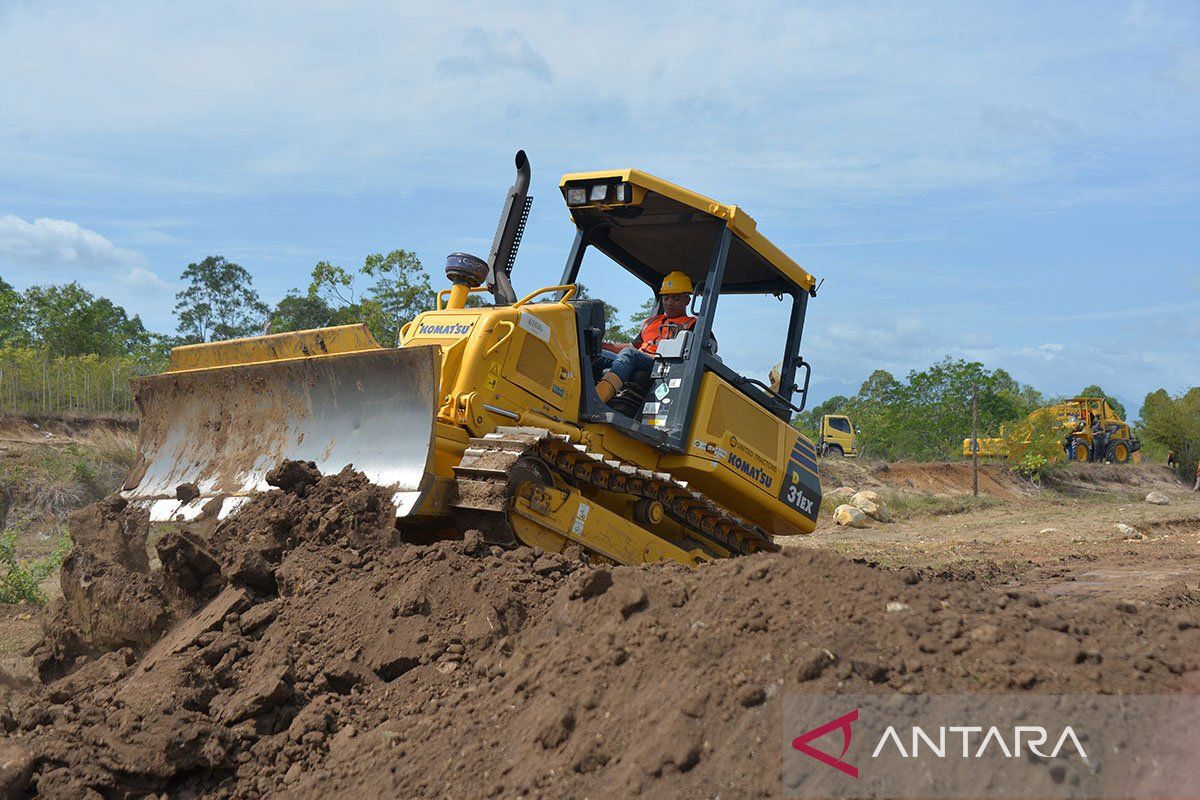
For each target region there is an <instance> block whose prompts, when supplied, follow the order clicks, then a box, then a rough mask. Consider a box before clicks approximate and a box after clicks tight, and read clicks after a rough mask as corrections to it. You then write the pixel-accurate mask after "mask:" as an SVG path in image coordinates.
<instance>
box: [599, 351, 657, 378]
mask: <svg viewBox="0 0 1200 800" xmlns="http://www.w3.org/2000/svg"><path fill="white" fill-rule="evenodd" d="M653 366H654V356H651V355H648V354H646V353H643V352H642V351H641V350H638V349H637V348H636V347H626V348H625V349H624V350H622V351H621V352H620V353H619V354H618V355H615V356H614V355H613V354H612V353H610V352H609V351H607V350H601V351H600V355H598V356H596V358H595V360H594V361H592V369H593V370H595V373H596V375H597V376H600V377H603V375H604V373H605V372H612V374H614V375H616V376H617V377H618V378H620V379H621V383H626V382H628V381H629V379H630V378H631V377H633V374H634V373H635V372H637V371H638V370H640V369H650V368H651V367H653Z"/></svg>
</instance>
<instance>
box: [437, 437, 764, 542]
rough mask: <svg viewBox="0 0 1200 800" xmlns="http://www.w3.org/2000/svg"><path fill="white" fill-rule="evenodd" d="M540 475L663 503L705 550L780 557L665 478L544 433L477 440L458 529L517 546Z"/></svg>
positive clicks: (757, 534) (464, 470) (460, 486)
mask: <svg viewBox="0 0 1200 800" xmlns="http://www.w3.org/2000/svg"><path fill="white" fill-rule="evenodd" d="M539 469H545V470H548V471H551V472H553V473H554V474H556V475H558V476H559V477H560V478H562V479H563V481H564V482H565V483H567V484H569V485H571V486H573V487H574V488H576V489H582V488H583V487H585V486H586V487H591V488H596V489H602V490H604V491H608V492H615V493H619V494H627V495H632V496H634V497H637V498H639V499H645V500H652V501H657V502H659V503H661V504H662V507H663V511H664V513H665V514H666V515H667V516H669V517H671V518H672V519H674V520H675V521H676V522H678V523H679V524H680V525H681V526H683V527H684V529H686V530H687V531H688V532H689V533H690V534H691V535H692V536H693V537H695V538H697V539H699V540H700V541H701V543H705V542H708V543H712V544H716V545H717V546H718V547H720V548H722V549H724V550H726V551H728V552H730V553H733V554H734V555H747V554H749V553H755V552H762V551H768V552H774V551H777V550H778V549H779V546H778V545H776V544H775V543H774V542H773V541H772V540H771V537H770V536H769V535H768V534H767V532H766V531H764V530H763V529H762V528H760V527H758V526H757V525H754V524H753V523H751V522H748V521H746V520H743V519H741V518H740V517H737V516H735V515H733V514H731V513H730V512H728V511H726V510H725V509H723V508H721V507H720V506H718V505H717V504H716V503H714V502H713V501H711V500H709V499H708V498H706V497H704V496H703V495H702V494H700V493H699V492H693V491H691V490H689V489H688V488H687V484H686V483H684V482H682V481H677V480H675V479H674V478H672V477H671V476H670V475H669V474H667V473H665V472H653V471H651V470H647V469H639V468H637V467H634V466H632V465H629V464H625V463H623V462H621V461H619V460H616V459H613V458H609V457H606V456H604V455H601V454H600V453H593V452H589V451H588V449H587V448H586V447H584V446H583V445H577V444H572V443H571V442H570V441H569V440H568V439H567V438H566V437H565V436H561V435H559V434H555V433H552V432H551V431H548V430H546V429H545V428H531V427H501V428H497V430H496V432H495V433H489V434H487V435H486V436H483V437H481V438H474V439H471V440H470V442H469V444H468V447H467V450H466V452H465V454H464V456H463V459H462V461H461V462H460V463H459V464H458V465H457V466H456V467H455V468H454V473H455V478H456V480H455V483H456V487H457V491H458V497H457V500H456V502H455V503H454V504H453V508H454V509H455V513H456V517H457V518H458V523H459V527H460V529H462V530H466V529H467V528H476V529H478V530H480V531H481V532H482V533H483V534H484V538H485V539H486V540H487V541H489V542H492V543H495V544H501V545H514V544H516V542H517V537H516V535H515V533H514V532H513V530H512V527H511V525H510V524H509V522H508V515H509V509H510V506H511V501H512V498H513V496H514V493H515V491H516V490H517V489H518V488H519V486H520V485H521V483H523V482H524V480H525V477H524V476H525V475H529V477H530V478H532V477H534V473H536V472H537V471H538V470H539Z"/></svg>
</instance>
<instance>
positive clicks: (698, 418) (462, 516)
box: [123, 152, 821, 565]
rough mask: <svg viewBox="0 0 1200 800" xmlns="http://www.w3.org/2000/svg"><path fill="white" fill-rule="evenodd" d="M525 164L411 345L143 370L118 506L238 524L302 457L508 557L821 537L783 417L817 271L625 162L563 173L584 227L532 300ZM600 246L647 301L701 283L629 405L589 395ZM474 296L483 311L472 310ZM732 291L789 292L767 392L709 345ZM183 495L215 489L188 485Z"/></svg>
mask: <svg viewBox="0 0 1200 800" xmlns="http://www.w3.org/2000/svg"><path fill="white" fill-rule="evenodd" d="M516 163H517V181H516V183H515V184H514V185H513V186H512V187H511V188H510V190H509V193H508V196H507V199H506V201H505V206H504V211H503V212H502V214H501V218H500V224H499V227H498V229H497V232H496V236H495V240H494V242H493V245H492V248H491V251H490V254H489V257H488V258H487V259H486V260H484V259H481V258H477V257H475V256H471V255H467V254H463V253H454V254H451V256H449V257H448V258H447V263H446V276H447V278H448V279H449V282H450V284H451V285H450V287H449V288H448V289H445V290H443V291H442V292H440V293H439V294H438V297H437V302H436V307H435V308H432V309H430V310H428V311H425V312H423V313H421V314H420V315H418V316H417V317H416V318H415V319H413V320H411V321H410V322H408V323H407V324H405V325H404V326H403V327H402V329H401V333H400V341H399V346H398V347H382V346H380V344H379V343H378V342H376V341H375V340H374V339H373V337H372V336H371V335H370V333H369V332H368V331H367V330H366V328H365V327H363V326H358V325H350V326H343V327H336V328H325V329H319V330H310V331H302V332H296V333H283V334H277V335H270V336H262V337H256V338H251V339H241V340H234V341H227V342H218V343H211V344H198V345H190V346H186V347H179V348H176V349H175V350H174V351H172V354H171V361H170V366H169V368H168V370H167V372H165V373H163V374H161V375H157V376H153V377H148V378H140V379H137V380H135V382H134V389H135V393H136V397H137V405H138V410H139V415H140V420H141V427H140V430H139V437H138V457H137V461H136V463H135V465H134V467H133V469H132V470H131V471H130V473H129V475H128V477H127V479H126V482H125V485H124V492H123V494H124V496H125V497H126V498H128V499H129V500H130V501H132V502H135V503H140V504H143V505H146V506H148V507H149V508H150V512H151V517H152V519H155V520H187V519H191V518H194V517H196V516H197V515H199V514H200V513H201V512H202V511H204V512H205V513H206V514H212V513H215V514H216V515H217V516H219V517H223V516H225V515H227V514H229V513H231V512H232V511H233V510H235V509H236V508H237V507H238V506H239V505H240V504H242V503H244V502H245V501H246V499H247V498H249V497H252V496H254V495H255V494H256V493H259V492H263V491H267V490H268V489H269V488H270V487H269V486H268V484H267V482H266V473H267V472H268V471H269V470H271V469H272V468H273V467H275V466H276V465H277V464H279V463H280V462H281V461H282V460H285V459H296V460H304V461H312V462H314V463H315V464H316V465H317V467H318V468H319V469H320V470H321V471H322V472H330V471H337V470H340V469H342V468H343V467H345V466H346V465H348V464H353V466H354V468H355V469H357V470H360V471H361V472H363V473H365V474H366V475H367V477H368V478H369V479H370V480H372V481H373V482H375V483H377V484H379V485H381V486H385V487H388V488H389V489H390V490H391V491H393V492H394V494H393V497H394V502H395V505H396V514H397V517H398V526H399V528H400V531H401V534H402V536H404V537H413V538H416V537H422V538H426V537H427V538H436V537H442V536H453V535H458V534H461V533H462V532H465V531H467V530H472V529H475V530H479V531H481V532H482V533H483V535H484V537H485V539H486V540H487V541H490V542H492V543H494V544H499V545H504V546H510V545H515V544H517V543H524V544H527V545H530V546H534V547H539V548H542V549H544V550H547V551H555V552H559V551H562V550H564V549H566V548H568V547H571V546H578V547H580V548H582V550H583V551H584V552H585V553H586V554H587V555H588V556H589V557H590V558H592V559H593V560H596V561H602V562H614V563H621V564H634V563H641V562H651V561H660V560H664V559H672V560H675V561H678V562H681V563H684V564H688V565H695V564H698V563H700V562H703V561H707V560H710V559H714V558H722V557H728V556H734V555H739V554H745V553H753V552H756V551H763V550H772V549H775V548H776V547H777V545H776V544H775V543H774V542H773V538H774V537H776V536H781V535H789V534H797V533H808V532H810V531H812V530H813V528H814V526H815V521H816V517H817V510H818V509H819V508H820V505H821V488H820V481H819V479H818V475H817V462H816V450H815V448H814V446H813V443H812V442H810V441H808V440H807V439H806V438H804V437H803V436H801V435H799V434H798V432H797V431H796V430H795V428H793V427H792V426H791V425H789V424H788V422H789V420H790V419H791V417H792V415H793V414H794V413H795V412H797V411H799V410H801V409H802V408H803V405H804V401H805V398H806V397H807V393H808V380H809V373H810V369H809V365H808V364H807V363H806V362H805V361H804V359H803V358H802V357H801V355H800V337H801V332H802V330H803V326H804V316H805V310H806V307H807V302H808V299H809V297H810V296H815V287H816V282H815V281H814V279H813V276H812V275H810V274H809V273H808V272H806V271H805V270H804V269H802V268H801V267H800V266H799V265H798V264H796V262H794V261H793V260H792V259H791V258H789V257H788V256H787V255H785V254H784V253H783V252H782V251H780V250H779V249H778V248H776V247H775V246H774V245H772V244H771V243H770V242H769V241H768V240H767V239H766V238H765V237H764V236H763V235H762V234H761V233H760V232H759V231H758V230H757V228H756V226H755V222H754V220H753V219H752V218H751V217H750V216H749V215H748V214H747V213H746V212H745V211H743V210H742V209H740V208H739V207H737V206H734V205H725V204H722V203H718V202H716V201H714V200H710V199H709V198H707V197H703V196H701V195H699V194H696V193H694V192H690V191H688V190H686V189H683V188H681V187H679V186H676V185H674V184H671V183H668V182H667V181H664V180H660V179H658V178H655V177H654V176H652V175H648V174H646V173H644V172H640V171H637V170H632V169H624V170H609V171H602V172H588V173H578V174H570V175H566V176H564V177H563V178H562V181H561V183H560V189H561V191H562V195H563V198H564V200H565V201H566V205H567V209H568V211H569V213H570V217H571V220H572V221H573V222H574V225H575V238H574V242H573V244H572V245H571V248H570V250H569V251H568V253H567V257H566V266H565V269H564V271H563V275H562V279H561V281H560V283H559V284H558V285H555V286H548V287H544V288H541V289H538V290H537V291H534V292H531V293H529V294H527V295H524V296H518V295H517V294H516V292H515V291H514V289H513V285H512V281H511V273H512V269H513V265H514V261H515V257H516V252H517V247H518V245H519V243H520V239H521V234H522V232H523V230H524V226H525V221H526V219H527V216H528V213H529V208H530V204H531V201H532V198H530V197H529V196H528V191H527V190H528V186H529V164H528V161H527V160H526V158H525V154H524V152H520V153H518V154H517V159H516ZM591 250H597V251H600V252H601V253H603V254H604V255H605V256H607V257H608V259H609V260H611V262H612V263H613V265H614V267H613V268H614V269H624V270H627V271H628V272H630V273H632V274H633V275H634V276H636V277H637V278H638V279H640V280H641V281H642V282H644V283H645V284H646V286H647V288H648V291H651V292H653V291H656V290H657V288H658V286H659V284H660V282H661V280H662V278H663V276H664V275H666V274H668V273H670V272H672V271H675V270H681V271H683V272H684V273H686V274H687V275H688V277H689V278H690V280H691V281H692V283H693V284H695V286H696V293H695V295H694V296H693V298H692V313H693V315H694V316H695V317H696V319H697V321H696V324H695V327H694V329H693V330H690V331H680V332H679V333H678V334H677V335H676V336H675V337H674V338H671V339H668V340H665V341H662V342H661V343H660V346H659V348H658V352H657V354H656V355H655V357H654V362H653V367H652V369H651V370H650V373H649V374H648V375H646V376H645V386H644V387H643V388H644V393H643V397H644V398H645V401H644V402H642V403H640V404H635V405H633V406H632V407H630V406H629V405H626V406H624V407H622V409H621V410H614V408H613V407H610V406H608V405H606V404H604V403H602V402H601V401H600V398H599V396H598V395H597V393H596V391H595V388H594V387H595V384H596V382H597V380H598V378H599V377H600V376H599V375H598V374H597V370H596V369H595V368H594V367H593V364H594V362H596V360H597V357H598V355H599V352H600V349H601V348H602V346H603V342H604V333H605V325H606V322H607V321H606V319H605V311H604V304H603V302H602V301H600V300H581V299H578V298H577V297H576V286H575V283H576V277H577V275H578V273H579V270H580V266H581V263H582V262H583V259H584V256H585V253H587V252H589V251H591ZM473 293H479V294H481V295H482V299H483V300H484V301H485V302H489V301H490V305H484V306H481V307H476V306H473V305H472V306H468V303H467V300H468V298H469V296H470V295H471V294H473ZM730 293H739V294H756V295H762V296H763V298H764V305H765V302H766V301H767V300H769V299H770V298H768V297H767V296H774V297H775V298H785V299H788V300H790V303H787V304H780V303H777V302H772V303H771V307H773V308H778V309H781V310H782V311H783V313H786V314H787V315H788V323H789V326H788V333H787V336H786V339H785V340H784V341H781V342H778V343H776V344H777V346H779V347H780V348H781V350H782V354H781V355H782V363H781V374H780V380H779V382H778V383H776V384H775V385H774V386H772V385H769V384H767V383H765V382H764V381H762V380H760V379H758V378H756V377H754V376H749V375H742V374H739V373H738V372H736V371H735V370H733V369H731V368H730V367H729V366H727V365H726V364H725V363H724V362H723V361H722V359H721V358H720V357H719V356H717V354H716V353H715V352H714V348H713V346H712V343H713V341H714V340H713V338H712V327H713V321H714V319H715V318H716V314H717V313H718V303H719V300H720V298H721V296H722V295H723V294H730ZM801 374H803V380H802V381H800V378H799V376H800V375H801ZM798 381H800V383H801V385H797V382H798ZM185 483H186V484H194V485H195V487H196V488H197V489H198V491H199V494H198V496H196V497H194V498H193V497H192V494H193V492H192V491H190V487H189V488H188V490H187V491H184V492H179V493H177V487H179V486H180V485H181V484H185ZM209 504H218V505H216V506H210V505H209Z"/></svg>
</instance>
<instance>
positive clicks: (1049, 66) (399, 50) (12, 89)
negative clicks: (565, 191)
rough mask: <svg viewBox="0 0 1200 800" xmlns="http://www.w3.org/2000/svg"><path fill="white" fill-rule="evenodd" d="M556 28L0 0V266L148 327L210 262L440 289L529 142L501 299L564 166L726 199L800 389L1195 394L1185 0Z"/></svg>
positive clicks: (619, 9) (343, 8)
mask: <svg viewBox="0 0 1200 800" xmlns="http://www.w3.org/2000/svg"><path fill="white" fill-rule="evenodd" d="M582 12H583V7H580V6H578V5H577V4H569V3H526V4H522V5H521V6H520V7H519V8H504V7H503V4H496V3H478V4H457V3H439V4H431V3H422V4H411V5H410V4H404V3H392V4H356V3H344V2H337V3H333V2H329V3H320V2H288V3H268V2H260V3H229V4H224V3H218V2H210V3H204V4H183V3H150V2H140V3H135V2H120V1H119V0H117V1H116V2H108V3H94V2H92V3H54V2H14V1H13V0H0V70H2V74H3V75H4V76H5V79H4V80H3V81H0V275H2V276H3V277H4V278H5V279H6V280H8V281H9V282H11V283H13V284H14V285H16V286H18V287H22V288H23V287H25V286H28V285H30V284H32V283H47V282H63V281H68V280H78V281H79V282H80V283H82V284H84V285H85V286H87V287H88V288H90V289H91V290H93V291H95V292H97V293H99V294H103V295H106V296H109V297H112V298H113V299H114V300H116V301H118V302H120V303H122V304H124V305H125V306H126V307H127V308H129V309H130V310H131V311H133V312H136V313H139V314H141V315H142V317H143V319H144V320H145V321H146V322H147V324H148V325H149V326H151V327H153V328H156V329H160V330H169V329H171V328H173V321H172V319H171V308H172V306H173V303H174V298H173V295H174V292H175V291H177V290H178V288H179V287H178V285H177V281H178V276H179V273H180V272H181V271H182V269H183V268H184V267H185V266H186V265H187V263H188V262H189V261H196V260H199V259H200V258H202V257H204V256H205V255H208V254H222V255H225V256H226V257H228V258H230V259H233V260H236V261H238V262H239V263H241V264H242V265H243V266H245V267H246V268H247V269H249V270H250V271H251V272H252V273H253V275H254V277H255V283H256V286H257V288H258V289H259V291H260V292H261V293H262V295H263V296H264V298H265V299H267V300H271V301H274V300H276V299H278V298H279V297H280V296H282V294H283V293H284V292H285V291H286V290H287V289H289V288H291V287H294V286H302V285H305V284H306V283H307V276H308V273H309V271H310V270H311V268H312V265H313V264H314V263H315V262H316V261H318V260H321V259H327V260H331V261H334V262H335V263H341V264H343V265H345V266H352V265H355V264H359V263H361V261H362V258H363V256H364V255H366V254H368V253H372V252H378V251H383V250H389V249H393V248H396V247H404V248H407V249H411V250H415V251H416V252H417V253H418V254H419V255H420V256H421V258H422V260H423V261H424V262H425V264H426V265H427V267H429V268H430V271H431V273H433V274H434V275H435V278H436V277H438V276H439V273H440V266H441V263H442V259H443V258H444V256H445V254H446V253H448V252H451V251H454V250H467V251H472V252H476V253H480V254H482V255H486V252H487V248H488V244H489V243H490V241H491V236H492V233H493V231H494V228H495V220H496V215H497V213H498V211H499V204H500V200H501V197H502V195H503V192H504V190H505V188H506V187H507V186H508V185H509V183H511V181H512V166H511V165H512V160H511V159H512V153H513V152H514V151H515V150H516V149H517V148H518V147H523V148H525V149H526V150H527V151H528V153H529V155H530V159H531V161H532V164H533V174H534V185H533V194H534V197H535V203H534V211H533V218H532V220H531V224H530V227H529V230H528V231H527V233H526V237H525V243H524V245H523V247H522V254H521V257H520V258H519V260H518V264H517V270H516V272H515V274H514V279H515V282H516V283H517V287H518V290H532V289H533V288H536V287H538V286H540V285H544V284H548V283H554V282H556V279H557V276H558V274H559V272H560V270H561V268H562V262H563V259H564V257H565V254H566V249H567V246H568V244H569V242H570V238H571V233H572V231H571V227H570V223H569V221H568V218H567V216H566V212H565V210H564V208H563V206H562V205H561V202H562V201H561V196H560V195H559V193H558V191H557V188H556V185H557V179H558V177H559V176H560V175H561V174H562V173H563V172H567V171H576V170H584V169H597V168H606V167H618V166H636V167H638V168H640V169H645V170H647V171H649V172H652V173H655V174H658V175H661V176H663V177H665V178H668V179H670V180H673V181H675V182H677V183H681V184H683V185H686V186H688V187H690V188H693V189H695V190H697V191H701V192H704V193H706V194H709V195H711V196H713V197H716V198H718V199H720V200H722V201H724V202H732V203H738V204H740V205H742V206H744V207H746V208H747V209H748V210H749V211H750V212H751V213H752V214H753V215H754V216H755V217H756V219H757V220H758V222H759V227H760V229H761V230H763V231H764V232H765V233H766V234H767V235H768V236H769V237H771V238H772V239H773V240H774V241H775V242H776V243H777V244H779V245H780V246H781V247H782V248H783V249H784V250H785V251H787V252H788V253H790V254H791V255H792V256H793V257H794V258H796V259H797V260H798V261H800V262H801V263H802V264H804V265H805V266H806V267H807V268H808V269H809V270H810V271H811V272H813V273H814V274H816V275H817V276H818V277H821V278H824V279H825V284H824V287H823V288H822V290H821V293H820V295H819V297H818V298H817V299H816V300H814V301H813V302H812V303H811V305H810V314H809V319H808V325H807V328H806V334H805V348H804V352H805V355H806V357H807V358H808V360H809V361H811V362H812V363H813V365H814V384H813V388H814V397H815V398H816V399H820V398H822V397H824V396H827V395H830V394H835V393H852V392H853V391H854V390H855V389H856V388H857V386H858V384H859V383H860V382H861V381H862V379H863V378H864V377H865V376H866V375H867V374H868V373H869V372H870V371H871V370H873V369H876V368H880V367H882V368H885V369H889V370H892V371H893V372H895V373H897V374H898V375H902V374H903V373H905V372H906V371H907V370H909V369H912V368H920V367H924V366H926V365H928V364H929V363H931V362H932V361H934V360H936V359H938V358H940V357H941V356H943V355H946V354H951V355H955V356H963V357H967V358H971V359H979V360H982V361H984V362H985V363H987V364H988V365H989V366H993V367H998V366H1002V367H1004V368H1006V369H1008V370H1009V371H1010V372H1011V373H1012V374H1013V375H1014V376H1015V377H1017V379H1018V380H1021V381H1023V382H1028V383H1033V384H1034V385H1036V386H1038V387H1039V388H1041V389H1043V390H1044V391H1047V392H1050V393H1070V392H1073V391H1075V390H1077V389H1079V388H1081V387H1082V386H1083V385H1084V384H1087V383H1093V382H1098V383H1100V384H1102V385H1103V386H1105V387H1106V388H1107V389H1108V390H1109V391H1110V392H1113V393H1115V394H1116V395H1117V396H1118V397H1120V398H1121V399H1122V400H1124V401H1126V402H1127V403H1130V404H1131V405H1133V406H1135V407H1136V406H1137V405H1138V404H1139V403H1140V401H1141V399H1142V397H1143V396H1144V395H1145V394H1146V392H1148V391H1150V390H1153V389H1156V388H1158V387H1160V386H1162V387H1165V388H1167V389H1168V390H1171V391H1178V390H1180V389H1182V388H1184V387H1186V386H1191V385H1195V384H1196V383H1197V382H1200V381H1198V378H1200V5H1198V4H1197V3H1196V2H1195V1H1194V0H1190V1H1188V2H1100V3H1096V2H1091V3H1022V2H1005V3H970V2H947V3H938V2H930V3H921V4H913V3H900V2H897V3H889V2H872V3H862V4H857V3H809V4H805V3H743V4H737V5H734V6H731V5H729V4H727V3H725V4H721V5H715V4H712V5H709V4H701V3H695V2H688V3H657V4H647V3H619V2H618V3H609V4H606V5H605V6H604V10H603V13H591V12H589V13H586V14H585V13H582ZM588 283H589V284H590V286H591V288H592V290H593V293H594V294H601V293H602V292H601V289H602V285H603V284H604V283H605V280H604V278H603V277H597V276H589V277H588ZM609 291H610V296H609V297H608V299H609V300H610V301H612V302H614V303H616V304H617V305H618V306H620V307H622V308H623V309H625V310H627V311H632V310H634V309H635V308H636V307H637V306H638V305H640V303H641V300H642V297H641V296H640V295H639V294H638V293H637V292H636V290H635V289H634V288H633V287H632V285H631V284H630V283H629V282H628V281H620V280H616V281H614V282H613V284H612V286H611V288H610V289H609ZM723 308H724V310H725V311H726V312H728V315H729V316H728V318H727V319H724V320H723V321H722V322H723V324H722V326H721V328H720V333H721V346H722V352H723V354H724V355H725V356H726V357H727V359H729V360H732V361H733V362H734V363H735V364H737V365H738V366H739V367H741V368H742V369H744V370H745V371H746V372H763V373H765V371H766V370H767V369H768V368H769V367H770V365H771V363H773V362H774V361H776V360H778V358H777V352H778V351H777V348H776V347H775V346H774V345H773V344H770V343H771V342H772V341H773V340H774V339H775V338H777V337H778V336H779V335H780V334H779V333H778V331H781V330H782V326H781V325H780V326H778V327H775V326H773V324H772V323H769V322H768V323H764V322H763V319H765V317H764V315H763V314H761V313H759V312H757V311H755V310H754V309H753V308H751V307H750V306H747V305H744V304H732V303H731V304H729V305H728V307H723ZM764 343H767V344H770V346H766V345H765V344H764ZM780 347H781V345H780Z"/></svg>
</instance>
